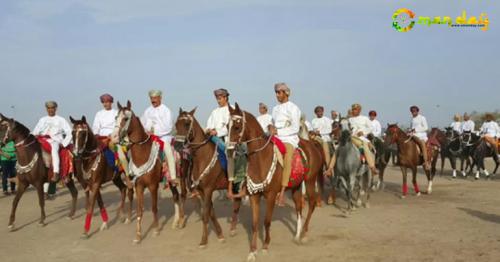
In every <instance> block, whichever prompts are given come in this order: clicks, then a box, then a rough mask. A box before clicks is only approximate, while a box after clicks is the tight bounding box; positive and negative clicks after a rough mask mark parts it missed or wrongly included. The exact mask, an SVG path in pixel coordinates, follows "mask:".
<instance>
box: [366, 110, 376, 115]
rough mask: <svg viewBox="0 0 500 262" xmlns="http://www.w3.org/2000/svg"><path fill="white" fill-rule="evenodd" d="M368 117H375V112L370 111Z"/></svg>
mask: <svg viewBox="0 0 500 262" xmlns="http://www.w3.org/2000/svg"><path fill="white" fill-rule="evenodd" d="M368 115H369V116H377V111H375V110H372V111H370V112H369V113H368Z"/></svg>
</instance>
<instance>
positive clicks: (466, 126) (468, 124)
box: [462, 119, 476, 132]
mask: <svg viewBox="0 0 500 262" xmlns="http://www.w3.org/2000/svg"><path fill="white" fill-rule="evenodd" d="M475 128H476V124H475V123H474V121H472V120H470V119H469V120H467V121H465V122H463V123H462V131H464V132H465V131H474V129H475Z"/></svg>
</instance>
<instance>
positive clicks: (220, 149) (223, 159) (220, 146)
mask: <svg viewBox="0 0 500 262" xmlns="http://www.w3.org/2000/svg"><path fill="white" fill-rule="evenodd" d="M210 141H211V142H212V143H214V144H215V146H216V147H217V153H218V157H219V162H220V164H221V166H222V168H223V169H224V171H226V172H227V156H226V144H225V143H224V140H222V138H220V137H218V136H211V137H210Z"/></svg>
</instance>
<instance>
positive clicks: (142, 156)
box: [112, 101, 180, 244]
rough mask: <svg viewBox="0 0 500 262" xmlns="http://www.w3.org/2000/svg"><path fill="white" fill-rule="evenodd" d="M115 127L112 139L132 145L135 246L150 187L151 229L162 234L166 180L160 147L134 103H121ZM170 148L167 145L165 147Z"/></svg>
mask: <svg viewBox="0 0 500 262" xmlns="http://www.w3.org/2000/svg"><path fill="white" fill-rule="evenodd" d="M117 104H118V115H117V117H116V125H115V128H114V130H113V134H112V139H113V142H114V143H118V142H120V143H124V141H125V139H126V138H128V144H129V148H130V149H129V154H130V162H129V167H130V168H129V170H130V173H131V174H132V175H134V176H135V177H134V186H135V192H136V198H137V224H136V236H135V238H134V240H133V243H135V244H138V243H140V242H141V240H142V233H141V231H142V228H141V226H142V218H143V212H144V189H145V188H148V189H149V192H150V193H151V211H152V213H153V224H152V228H154V230H153V234H154V235H159V234H160V228H159V224H158V187H159V184H160V181H161V180H162V178H163V172H162V163H161V160H160V145H159V143H158V142H156V141H153V139H154V138H153V137H152V135H150V134H148V133H146V131H145V130H144V127H143V126H142V124H141V121H140V120H139V118H138V117H137V116H136V115H135V114H134V112H133V111H132V104H131V103H130V101H127V106H126V107H123V106H122V105H121V104H120V103H119V102H118V103H117ZM165 146H168V145H165ZM170 190H171V191H172V195H173V199H174V205H175V217H174V222H173V225H174V226H175V225H178V223H179V221H180V217H179V212H180V211H179V209H180V205H179V192H178V191H177V188H176V187H174V186H171V187H170Z"/></svg>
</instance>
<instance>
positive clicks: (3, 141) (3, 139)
mask: <svg viewBox="0 0 500 262" xmlns="http://www.w3.org/2000/svg"><path fill="white" fill-rule="evenodd" d="M0 125H2V126H7V130H5V134H4V135H3V138H2V141H0V142H2V144H4V145H5V144H7V140H8V139H9V135H10V132H11V131H12V127H11V126H10V124H9V122H8V121H2V123H1V124H0Z"/></svg>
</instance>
